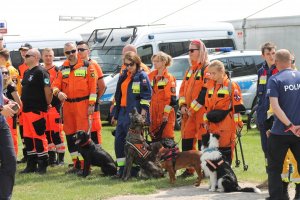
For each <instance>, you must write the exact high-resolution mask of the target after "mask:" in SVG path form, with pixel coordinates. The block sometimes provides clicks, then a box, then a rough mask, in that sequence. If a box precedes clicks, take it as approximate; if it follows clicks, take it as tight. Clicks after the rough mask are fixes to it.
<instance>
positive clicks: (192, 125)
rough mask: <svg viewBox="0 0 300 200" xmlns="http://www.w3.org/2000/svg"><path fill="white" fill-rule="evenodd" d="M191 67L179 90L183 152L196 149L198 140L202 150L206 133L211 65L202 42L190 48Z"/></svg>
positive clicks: (185, 174) (199, 147)
mask: <svg viewBox="0 0 300 200" xmlns="http://www.w3.org/2000/svg"><path fill="white" fill-rule="evenodd" d="M189 58H190V63H191V67H190V68H189V69H188V70H187V71H186V73H185V75H184V78H183V81H182V84H181V86H180V90H179V108H180V111H181V114H182V121H181V135H182V151H188V150H192V149H196V148H195V144H194V143H195V142H196V141H197V140H198V149H199V150H200V149H201V140H202V135H203V134H204V133H206V130H205V128H204V126H203V114H204V113H205V107H204V106H203V105H204V101H205V94H206V87H205V84H206V82H207V81H208V75H207V73H206V71H207V69H206V66H207V65H208V64H209V61H208V56H207V50H206V47H205V45H204V43H203V42H202V41H201V40H193V41H191V43H190V46H189ZM193 173H194V169H187V170H186V171H184V173H183V174H182V175H181V177H182V178H185V177H187V176H191V175H193Z"/></svg>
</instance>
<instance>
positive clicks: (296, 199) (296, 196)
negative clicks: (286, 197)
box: [294, 183, 300, 200]
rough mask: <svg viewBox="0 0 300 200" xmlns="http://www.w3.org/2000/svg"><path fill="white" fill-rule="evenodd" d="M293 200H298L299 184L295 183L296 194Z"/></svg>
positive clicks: (299, 194)
mask: <svg viewBox="0 0 300 200" xmlns="http://www.w3.org/2000/svg"><path fill="white" fill-rule="evenodd" d="M294 200H300V183H296V194H295V197H294Z"/></svg>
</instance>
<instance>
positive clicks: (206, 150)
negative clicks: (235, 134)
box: [203, 147, 218, 153]
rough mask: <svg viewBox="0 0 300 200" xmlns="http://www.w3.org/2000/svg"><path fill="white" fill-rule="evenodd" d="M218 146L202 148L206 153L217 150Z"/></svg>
mask: <svg viewBox="0 0 300 200" xmlns="http://www.w3.org/2000/svg"><path fill="white" fill-rule="evenodd" d="M217 150H218V148H216V147H214V148H207V149H204V150H203V153H207V152H213V151H217Z"/></svg>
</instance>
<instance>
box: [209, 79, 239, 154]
mask: <svg viewBox="0 0 300 200" xmlns="http://www.w3.org/2000/svg"><path fill="white" fill-rule="evenodd" d="M229 83H230V80H229V79H228V78H227V76H226V77H224V80H223V84H215V81H212V80H210V82H209V83H208V87H207V93H206V99H205V106H206V107H207V112H209V111H211V110H228V109H229V108H230V107H231V106H230V104H231V102H232V111H230V112H229V114H228V115H227V116H226V117H225V119H224V120H223V121H221V122H219V123H212V122H207V123H208V127H209V132H211V133H216V134H219V135H220V139H219V145H220V147H231V148H232V151H233V149H234V146H235V138H236V128H237V126H242V125H243V122H242V117H241V115H240V114H239V113H235V109H234V108H235V106H237V105H242V104H243V99H242V93H241V90H240V87H239V85H238V84H236V83H235V82H231V97H230V96H229V93H230V92H229V90H230V87H229ZM230 99H231V101H230ZM205 116H206V115H204V120H205V121H206V118H205Z"/></svg>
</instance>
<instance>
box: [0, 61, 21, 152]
mask: <svg viewBox="0 0 300 200" xmlns="http://www.w3.org/2000/svg"><path fill="white" fill-rule="evenodd" d="M1 71H2V77H3V94H4V96H5V97H7V98H8V99H9V100H12V101H14V102H16V103H17V104H18V105H20V106H21V105H22V102H21V99H20V96H19V95H18V92H17V87H16V84H15V83H14V82H13V81H12V78H11V76H10V73H9V70H8V69H7V68H6V67H5V66H3V67H1ZM6 121H7V124H8V126H9V129H10V132H11V135H12V139H13V143H14V147H15V153H16V156H17V155H18V134H17V114H15V115H14V116H13V117H9V116H8V117H6Z"/></svg>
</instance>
